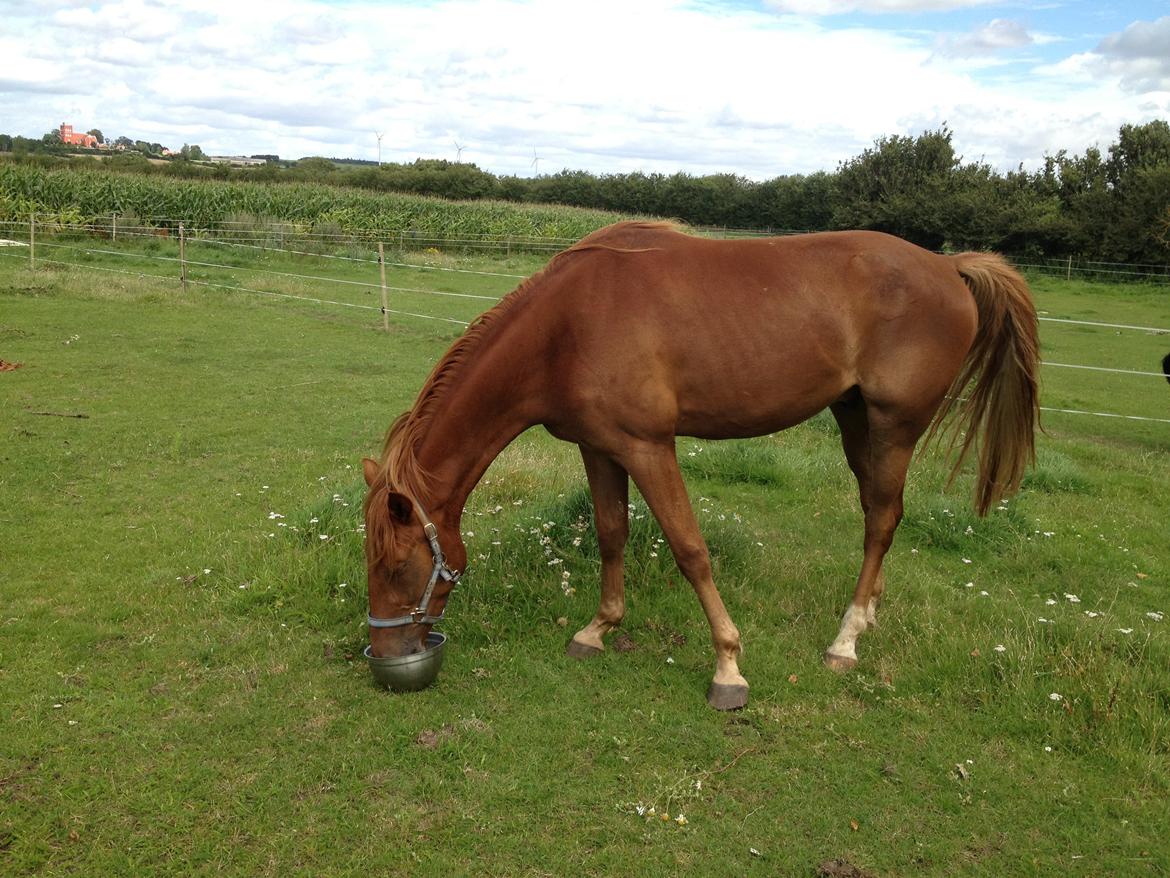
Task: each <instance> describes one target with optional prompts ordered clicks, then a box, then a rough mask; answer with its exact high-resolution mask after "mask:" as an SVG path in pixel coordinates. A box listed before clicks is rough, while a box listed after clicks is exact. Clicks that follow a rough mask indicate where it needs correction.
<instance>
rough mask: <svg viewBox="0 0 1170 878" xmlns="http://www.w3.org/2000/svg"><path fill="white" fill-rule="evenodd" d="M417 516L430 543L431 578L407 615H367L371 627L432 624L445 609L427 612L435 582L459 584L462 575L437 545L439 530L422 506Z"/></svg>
mask: <svg viewBox="0 0 1170 878" xmlns="http://www.w3.org/2000/svg"><path fill="white" fill-rule="evenodd" d="M418 512H419V517H420V518H422V521H423V533H425V534H426V536H427V542H429V543H430V544H431V557H432V558H433V559H434V566H433V567H432V568H431V578H430V580H429V581H428V582H427V587H426V589H425V590H424V591H423V594H422V598H421V599H420V600H419V602H418V606H416V607H415V608H414V610H413V612H411V613H410V614H409V615H406V616H395V617H394V618H393V619H380V618H378V617H377V616H374V615H369V616H368V617H367V621H368V622H369V625H370V627H371V628H399V627H401V626H402V625H434V624H435V623H436V622H438V621H439V620H440V619H442V618H443V613H444V612H445V611H446V609H447V607H446V605H444V606H443V609H442V610H441V611H440V612H439V615H437V616H432V615H430V613H428V612H427V606H428V605H429V604H430V602H431V595H432V594H433V593H434V591H435V584H436V583H437V582H438V581H439V580H440V579H442V580H443V581H445V582H449V583H451V588H452V590H453V589H454V588H455V586H456V585H458V584H459V577H460V576H462V574H461V573H459V571H457V570H452V569H451V568H450V567H448V566H447V559H446V558H445V557H443V550H442V548H440V546H439V531H438V528H436V527H435V525H434V524H433V523H432V522H431V520H430V519H429V518H428V517H427V514H426V513H425V512H423V510H422V507H421V506H419V507H418Z"/></svg>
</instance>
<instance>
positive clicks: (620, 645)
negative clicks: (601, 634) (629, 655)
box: [612, 631, 638, 652]
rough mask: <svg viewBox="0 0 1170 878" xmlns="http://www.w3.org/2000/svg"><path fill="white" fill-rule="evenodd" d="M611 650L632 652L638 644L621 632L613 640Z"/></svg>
mask: <svg viewBox="0 0 1170 878" xmlns="http://www.w3.org/2000/svg"><path fill="white" fill-rule="evenodd" d="M612 645H613V649H614V651H615V652H633V651H634V650H635V649H637V648H638V644H636V643H634V641H633V640H631V639H630V635H628V634H626V632H624V631H623V632H622V633H621V634H619V635H617V637H615V638H614V639H613V644H612Z"/></svg>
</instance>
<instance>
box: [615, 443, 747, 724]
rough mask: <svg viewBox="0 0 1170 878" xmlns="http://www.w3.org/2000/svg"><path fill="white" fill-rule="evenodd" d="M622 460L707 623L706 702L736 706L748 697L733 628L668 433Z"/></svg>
mask: <svg viewBox="0 0 1170 878" xmlns="http://www.w3.org/2000/svg"><path fill="white" fill-rule="evenodd" d="M623 463H624V464H625V466H626V469H627V470H628V472H629V473H630V475H631V476H632V477H633V479H634V483H635V484H636V485H637V486H638V490H639V491H641V492H642V496H643V497H644V498H645V499H646V503H647V504H649V506H650V511H651V512H653V513H654V517H655V518H657V519H658V523H659V525H661V527H662V532H663V534H664V535H665V536H666V541H667V543H669V544H670V551H671V553H672V554H673V555H674V560H675V563H676V564H677V565H678V568H679V570H680V571H682V574H683V576H685V577H686V578H687V580H688V581H689V582H690V583H691V585H692V586H693V587H694V589H695V594H696V595H697V596H698V598H699V603H700V604H701V605H702V607H703V612H704V613H705V614H706V615H707V621H708V622H709V623H710V625H711V641H712V644H713V645H714V647H715V678H714V680H713V681H712V682H711V687H710V688H709V689H708V690H707V703H708V704H710V705H711V706H712V707H714V708H715V709H717V710H737V709H739V708H741V707H743V706H744V705H745V704H747V699H748V682H747V680H745V679H744V677H743V675H742V674H741V673H740V672H739V654H740V652H741V651H742V648H741V646H740V640H739V630H738V629H737V628H736V627H735V625H734V624H733V623H732V621H731V617H730V616H729V615H728V614H727V608H726V607H724V606H723V599H722V598H720V597H719V592H718V590H717V589H716V588H715V580H714V579H713V578H712V575H711V559H710V555H709V554H708V552H707V543H706V542H705V541H704V540H703V535H702V533H701V532H700V531H699V522H698V521H697V520H696V518H695V511H694V509H692V508H691V502H690V499H689V498H688V497H687V489H686V485H685V483H684V482H683V478H682V473H680V472H679V469H678V460H677V459H676V458H675V451H674V441H673V437H672V439H671V441H670V443H669V444H665V443H662V444H659V443H649V442H644V443H638V444H637V445H636V446H635V447H634V449H633V450H632V451H631V452H630V454H629V456H628V458H627V459H625V460H624V461H623Z"/></svg>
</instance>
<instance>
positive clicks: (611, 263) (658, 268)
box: [365, 223, 1038, 709]
mask: <svg viewBox="0 0 1170 878" xmlns="http://www.w3.org/2000/svg"><path fill="white" fill-rule="evenodd" d="M1037 360H1038V353H1037V337H1036V312H1035V308H1034V307H1033V304H1032V300H1031V295H1030V293H1029V291H1028V287H1027V285H1026V283H1025V282H1024V280H1023V278H1021V277H1020V275H1019V274H1017V273H1016V272H1015V271H1014V270H1013V269H1012V268H1010V267H1009V266H1008V265H1007V264H1006V263H1005V262H1004V261H1003V260H1002V259H1001V258H1000V257H998V256H995V255H990V254H981V253H963V254H959V255H955V256H942V255H937V254H934V253H930V252H928V251H926V250H922V249H920V248H919V247H916V246H914V245H913V244H909V243H907V242H905V241H902V240H900V239H898V238H894V237H891V236H889V235H885V234H881V233H876V232H828V233H819V234H810V235H800V236H795V237H786V238H764V239H752V240H736V241H715V240H706V239H701V238H695V237H691V236H689V235H685V234H682V233H680V232H678V231H675V230H674V229H673V228H671V227H670V226H668V225H665V224H657V223H619V224H617V225H614V226H610V227H608V228H605V229H602V230H601V231H598V232H596V233H594V234H592V235H590V236H588V237H586V238H585V239H583V240H582V241H580V242H579V243H577V244H576V245H575V246H573V247H570V248H569V249H568V250H566V251H564V252H563V253H560V254H559V255H557V256H556V257H555V258H554V259H553V260H552V261H551V262H550V263H549V265H548V266H547V267H546V268H545V269H544V270H542V271H541V272H539V273H538V274H536V275H534V276H533V277H531V278H529V279H528V280H526V281H525V282H524V283H522V284H521V285H520V286H519V287H518V288H517V289H516V290H515V291H513V292H512V293H511V294H509V295H508V296H506V297H505V298H504V299H503V300H501V301H500V303H499V304H498V305H496V306H495V307H494V308H492V309H491V310H489V311H488V312H486V313H485V314H483V315H482V316H481V317H480V318H479V319H477V320H476V321H475V322H474V323H473V324H472V325H471V326H470V328H469V329H468V330H467V332H466V333H465V334H464V335H463V336H462V337H461V338H460V339H458V340H457V341H456V342H455V343H454V344H453V345H452V347H451V348H450V350H449V351H448V352H447V353H446V355H445V356H444V357H443V358H442V359H441V360H440V361H439V363H438V365H437V366H436V367H435V368H434V371H433V372H432V373H431V375H430V377H429V378H428V379H427V380H426V383H425V384H424V385H423V388H422V391H421V392H420V394H419V396H418V399H417V400H416V402H415V404H414V407H413V408H412V409H411V410H410V411H409V412H407V413H405V414H404V415H402V416H401V417H400V418H399V419H398V420H397V421H396V422H395V423H394V425H393V426H392V427H391V428H390V431H389V433H388V435H387V438H386V444H385V448H384V452H383V457H382V461H381V462H380V463H375V462H374V461H372V460H366V461H365V478H366V482H367V484H368V485H369V493H368V495H367V497H366V502H365V515H366V555H367V563H368V573H369V601H370V615H371V631H370V634H371V636H370V640H371V651H372V653H373V654H374V655H404V654H409V653H413V652H418V651H420V650H421V649H423V644H424V642H425V637H426V634H427V632H428V631H429V630H430V626H431V624H432V623H433V622H434V621H437V619H438V617H439V615H441V613H442V609H443V607H444V606H445V604H446V600H447V595H448V594H449V593H450V591H451V588H452V587H453V585H454V580H455V579H457V578H458V574H455V573H453V568H454V569H456V570H462V569H463V567H464V565H465V564H466V561H467V551H466V549H465V547H464V545H463V541H462V539H461V538H460V518H461V516H462V513H463V508H464V503H465V502H466V500H467V497H468V495H469V494H470V493H471V490H472V489H473V488H474V487H475V485H476V483H477V482H478V481H479V479H480V478H481V476H482V475H483V474H484V472H485V471H486V470H487V468H488V466H489V465H490V464H491V462H492V461H493V460H494V459H495V458H496V456H497V455H498V454H499V453H500V452H501V451H502V450H503V449H504V447H505V446H507V445H508V443H510V442H511V441H512V440H513V439H514V438H515V437H516V436H518V435H519V434H520V433H521V432H522V431H524V430H526V429H527V428H529V427H531V426H534V425H538V424H543V425H544V426H545V427H546V428H547V429H548V431H549V432H550V433H552V434H553V435H554V436H556V437H557V438H560V439H563V440H565V441H568V442H574V443H576V444H577V445H578V446H579V447H580V450H581V457H582V459H583V460H584V464H585V474H586V476H587V478H588V482H589V488H590V490H591V492H592V495H593V507H594V520H595V523H596V527H597V540H598V544H599V546H600V551H601V602H600V606H599V608H598V610H597V614H596V615H595V616H594V617H593V620H592V621H591V622H590V623H589V624H588V625H586V626H585V627H584V628H582V629H581V630H580V631H578V632H577V633H576V634H575V635H574V636H573V639H572V640H571V641H570V642H569V645H568V653H569V655H572V656H577V657H584V656H588V655H592V654H596V653H598V652H599V651H601V650H602V649H604V644H603V642H602V638H603V637H604V636H605V635H606V634H607V633H609V632H610V631H611V630H612V629H613V628H614V627H615V626H617V625H618V623H619V622H621V620H622V616H623V614H624V613H625V593H624V583H623V569H622V559H623V551H624V548H625V543H626V537H627V534H628V521H627V513H626V507H627V499H628V491H629V479H630V478H632V479H633V480H634V484H635V485H637V487H638V490H639V491H641V493H642V496H643V497H644V498H645V500H646V502H647V504H648V505H649V507H650V510H651V511H652V512H653V514H654V516H655V517H656V518H657V520H658V523H659V524H660V525H661V527H662V532H663V534H664V535H665V537H666V540H667V542H668V543H669V545H670V549H671V552H672V553H673V555H674V559H675V562H676V563H677V565H678V568H679V570H680V571H681V572H682V573H683V575H684V576H686V578H687V579H688V580H689V581H690V583H691V585H692V586H694V589H695V593H696V594H697V595H698V598H699V603H700V604H701V605H702V607H703V611H704V613H706V616H707V620H708V622H709V623H710V625H711V635H712V640H713V643H714V648H715V675H714V681H713V682H712V684H711V687H710V689H709V690H708V693H707V698H708V701H709V702H710V704H711V705H712V706H713V707H716V708H719V709H734V708H738V707H742V706H743V705H744V704H746V702H747V693H748V684H747V681H746V680H745V679H744V677H743V676H742V675H741V674H740V671H739V667H738V664H737V658H738V656H739V653H740V638H739V632H738V630H737V629H736V627H735V625H734V624H733V623H732V621H731V618H730V617H729V616H728V614H727V610H726V609H725V608H724V605H723V601H722V600H721V599H720V597H719V592H718V591H717V590H716V588H715V583H714V581H713V580H712V577H711V565H710V563H709V559H708V554H707V546H706V543H705V542H704V541H703V537H702V535H701V534H700V532H699V526H698V523H697V521H696V518H695V514H694V510H693V509H692V507H691V503H690V501H689V499H688V497H687V490H686V486H685V485H684V483H683V479H682V476H681V475H680V473H679V468H678V463H677V460H676V458H675V437H676V436H680V435H683V436H694V437H700V438H703V439H725V438H735V437H748V436H760V435H763V434H767V433H773V432H776V431H777V430H783V429H784V428H786V427H791V426H793V425H794V424H798V423H800V422H801V421H803V420H805V419H807V418H809V417H811V416H812V415H814V414H816V413H817V412H819V411H821V410H822V409H824V408H826V407H828V408H829V409H830V410H831V411H832V413H833V415H834V417H835V418H836V419H837V423H838V424H839V425H840V428H841V442H842V444H843V445H844V449H845V457H846V459H847V461H848V463H849V467H850V468H851V469H852V471H853V473H854V475H855V476H856V477H857V483H858V487H859V489H860V493H861V506H862V509H863V511H864V517H865V537H864V559H863V561H862V564H861V573H860V575H859V576H858V579H857V586H856V588H855V590H854V593H853V600H852V602H851V603H850V604H849V606H848V608H847V609H846V611H845V615H844V618H843V620H842V622H841V628H840V633H839V634H838V635H837V638H836V639H835V640H834V641H833V642H832V644H830V646H829V648H828V650H827V651H826V653H825V662H826V664H828V665H829V666H830V667H831V668H833V669H835V670H844V669H848V668H851V667H853V666H854V665H856V663H857V653H856V642H857V638H858V635H859V634H860V633H861V632H862V631H864V630H865V629H866V628H867V627H869V626H871V625H873V624H874V623H875V611H876V608H877V605H878V601H879V599H880V598H881V595H882V591H883V588H884V581H883V578H882V559H883V557H884V556H885V554H886V551H887V550H888V549H889V547H890V543H891V541H892V539H893V535H894V529H895V528H896V527H897V526H898V522H899V520H900V519H901V517H902V490H903V484H904V482H905V479H906V470H907V466H908V465H909V462H910V459H911V456H912V455H913V453H914V447H915V444H916V443H917V441H918V439H919V438H920V437H921V436H922V435H923V434H924V433H926V432H927V431H928V430H930V431H931V434H932V435H933V434H934V433H935V432H936V431H937V430H939V426H940V423H941V421H942V418H943V417H944V415H946V414H948V413H953V414H955V415H956V417H955V418H953V419H951V420H950V421H949V422H948V423H949V424H950V427H948V428H947V429H946V430H944V431H943V432H944V433H949V434H950V435H951V445H952V448H953V447H954V446H955V445H958V447H959V453H958V463H956V464H955V469H956V470H957V469H958V466H959V464H960V463H961V462H962V460H963V458H964V457H965V456H966V455H967V453H968V452H969V451H971V450H972V449H976V450H977V456H978V460H979V467H978V476H977V482H976V494H975V505H976V509H977V510H978V512H979V513H980V514H985V513H986V512H987V510H988V508H989V507H990V506H991V505H992V504H993V503H995V502H997V500H998V499H999V498H1000V497H1001V496H1004V495H1005V494H1008V493H1010V492H1012V491H1014V490H1015V489H1017V488H1018V486H1019V483H1020V479H1021V477H1022V475H1023V472H1024V469H1025V467H1026V465H1027V464H1028V463H1029V462H1030V461H1031V459H1032V458H1033V453H1034V452H1033V433H1034V429H1035V426H1036V423H1037V414H1038V408H1037V395H1036V372H1037V365H1038V362H1037ZM952 428H953V432H952ZM431 522H433V524H432V523H431ZM440 547H441V548H440ZM375 625H377V626H379V627H375Z"/></svg>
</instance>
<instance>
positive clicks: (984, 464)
mask: <svg viewBox="0 0 1170 878" xmlns="http://www.w3.org/2000/svg"><path fill="white" fill-rule="evenodd" d="M950 258H951V260H952V262H953V263H954V266H955V270H956V271H958V273H959V274H960V275H961V276H962V278H963V280H964V281H965V282H966V283H967V286H968V288H969V289H970V290H971V294H972V295H973V296H974V297H975V305H976V307H977V308H978V311H979V328H978V331H977V332H976V334H975V341H974V342H973V343H972V344H971V350H970V351H968V352H967V358H966V359H965V360H964V361H963V366H962V368H961V369H960V370H959V374H958V376H957V377H956V378H955V380H954V382H953V383H952V384H951V388H950V390H949V391H948V393H947V398H946V400H945V401H944V402H943V405H942V407H941V408H940V409H939V411H938V413H937V414H936V415H935V418H934V423H933V424H932V425H931V429H930V435H931V436H933V435H934V434H935V433H936V432H938V430H939V428H940V426H941V424H942V421H943V418H945V417H946V416H947V415H948V414H950V413H952V412H954V413H955V414H956V415H957V417H956V419H955V422H954V423H953V424H952V425H951V427H950V429H951V430H953V431H954V432H953V433H952V434H951V447H952V449H953V448H954V447H955V446H958V448H959V454H958V459H957V460H956V462H955V466H954V469H953V470H952V471H951V479H952V480H953V479H954V477H955V475H956V474H957V473H958V471H959V468H960V467H961V466H962V464H963V461H964V460H965V459H966V457H967V454H968V453H969V452H970V451H971V449H972V448H977V449H978V455H979V477H978V480H977V481H976V483H975V509H976V511H977V512H978V513H979V514H980V515H986V514H987V511H988V510H989V509H990V508H991V507H992V505H994V504H995V503H997V502H998V501H999V500H1000V498H1002V497H1004V496H1006V495H1009V494H1012V493H1015V491H1016V490H1018V489H1019V487H1020V481H1021V480H1022V479H1023V477H1024V470H1025V469H1026V468H1027V467H1028V465H1029V464H1032V463H1034V462H1035V458H1036V445H1035V431H1036V427H1037V425H1038V423H1039V415H1040V401H1039V397H1038V394H1037V386H1036V378H1037V373H1038V371H1039V366H1040V353H1039V339H1038V337H1037V330H1036V308H1035V306H1034V305H1033V304H1032V294H1031V293H1030V292H1029V291H1028V284H1027V282H1026V281H1025V280H1024V279H1023V277H1021V276H1020V274H1019V272H1017V271H1016V270H1015V269H1014V268H1012V267H1011V266H1010V265H1008V263H1007V262H1006V261H1005V260H1004V259H1003V258H1002V257H1000V256H997V255H995V254H992V253H959V254H957V255H955V256H952V257H950ZM964 394H965V395H964Z"/></svg>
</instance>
